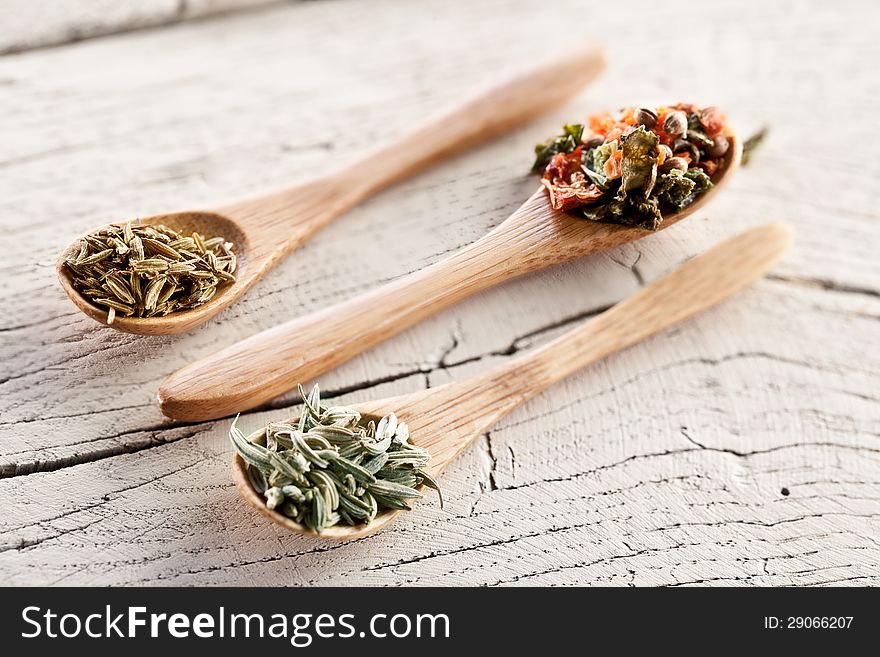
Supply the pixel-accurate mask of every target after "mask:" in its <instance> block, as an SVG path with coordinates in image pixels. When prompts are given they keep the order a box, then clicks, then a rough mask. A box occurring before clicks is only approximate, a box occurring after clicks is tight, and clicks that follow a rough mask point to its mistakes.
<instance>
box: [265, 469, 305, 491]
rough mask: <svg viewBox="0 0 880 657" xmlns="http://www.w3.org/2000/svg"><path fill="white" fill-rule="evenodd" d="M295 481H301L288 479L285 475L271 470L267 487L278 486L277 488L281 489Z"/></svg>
mask: <svg viewBox="0 0 880 657" xmlns="http://www.w3.org/2000/svg"><path fill="white" fill-rule="evenodd" d="M297 481H301V479H296V480H295V479H292V478H291V477H288V476H287V475H286V474H284V473H282V472H280V471H278V470H272V472H271V473H270V474H269V486H278V488H283V487H284V486H287V485H288V484H293V483H296V482H297Z"/></svg>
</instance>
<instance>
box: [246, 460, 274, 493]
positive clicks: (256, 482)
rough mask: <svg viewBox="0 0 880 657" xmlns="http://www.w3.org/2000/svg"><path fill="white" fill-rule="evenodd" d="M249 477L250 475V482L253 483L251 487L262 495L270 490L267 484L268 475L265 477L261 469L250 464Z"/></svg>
mask: <svg viewBox="0 0 880 657" xmlns="http://www.w3.org/2000/svg"><path fill="white" fill-rule="evenodd" d="M247 475H248V480H249V481H250V482H251V486H252V487H253V489H254V490H255V491H257V492H258V493H259V494H260V495H262V494H263V493H265V492H266V489H267V488H269V485H268V484H267V483H266V475H264V474H263V471H262V470H260V469H259V468H257V467H254V466H253V465H250V464H248V466H247Z"/></svg>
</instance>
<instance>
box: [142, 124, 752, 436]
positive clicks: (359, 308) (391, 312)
mask: <svg viewBox="0 0 880 657" xmlns="http://www.w3.org/2000/svg"><path fill="white" fill-rule="evenodd" d="M728 138H729V139H730V148H729V150H728V153H727V155H726V156H725V158H724V160H723V161H722V163H721V166H720V167H719V169H718V172H717V175H716V177H715V185H714V187H713V188H712V189H711V190H709V191H707V192H706V193H704V194H702V195H701V196H700V197H699V198H698V199H696V200H695V201H694V202H693V203H691V204H690V205H689V206H688V207H687V208H685V209H684V210H682V211H680V212H677V213H675V214H674V215H670V216H668V217H665V218H664V220H663V225H662V226H661V228H663V229H665V228H668V227H670V226H672V225H675V224H676V223H678V222H679V221H682V220H684V219H685V218H687V217H688V216H690V215H692V214H694V213H695V212H698V211H699V210H700V209H701V208H702V207H703V205H705V204H706V203H708V202H709V201H710V200H711V198H713V197H714V196H715V195H716V194H718V191H719V190H720V189H721V188H722V187H723V186H724V185H725V184H726V183H727V181H728V180H729V178H730V176H732V174H733V172H734V170H735V169H736V168H737V166H738V165H739V161H740V157H741V154H742V144H741V143H740V142H739V141H738V140H737V139H736V136H735V135H732V134H731V135H729V136H728ZM650 234H651V232H650V231H647V230H644V229H641V228H637V227H633V226H620V225H614V224H605V223H596V222H588V221H583V220H580V219H577V218H576V217H573V216H571V215H569V214H566V213H563V212H556V211H554V210H553V209H552V208H551V207H550V203H549V201H548V199H547V193H546V192H545V190H544V189H543V188H539V189H538V191H537V192H535V193H534V194H532V196H531V197H529V199H528V200H527V201H526V202H525V203H523V204H522V205H521V206H520V207H519V208H517V210H516V211H515V212H514V213H513V214H512V215H510V217H508V218H507V219H506V220H504V221H503V222H502V223H501V224H500V225H499V226H498V227H497V228H495V229H493V230H492V231H491V232H490V233H489V234H487V235H485V236H484V237H482V238H480V239H479V240H477V241H476V242H474V243H473V244H470V245H468V246H466V247H465V248H463V249H461V250H460V251H458V252H456V253H454V254H452V255H450V256H448V257H446V258H444V259H443V260H441V261H440V262H436V263H434V264H432V265H431V266H429V267H425V268H424V269H422V270H420V271H417V272H413V273H412V274H410V275H409V276H404V277H402V278H399V279H397V280H395V281H392V282H391V283H388V284H387V285H384V286H381V287H378V288H376V289H374V290H370V291H369V292H366V293H365V294H362V295H361V296H360V297H357V298H355V299H349V300H347V301H345V302H343V303H340V304H336V305H334V306H330V307H328V308H324V309H322V310H319V311H318V312H315V313H313V314H311V315H308V316H306V317H300V318H298V319H295V320H291V321H289V322H285V323H284V324H280V325H279V326H275V327H273V328H271V329H269V330H267V331H263V332H262V333H258V334H257V335H254V336H252V337H250V338H248V339H247V340H243V341H242V342H239V343H236V344H234V345H231V346H229V347H227V348H226V349H222V350H220V351H218V352H217V353H214V354H211V355H210V356H208V357H207V358H203V359H201V360H200V361H197V362H195V363H192V364H190V365H188V366H186V367H184V368H183V369H181V370H180V371H178V372H175V373H174V374H172V375H170V376H169V377H168V378H167V379H165V380H164V381H163V382H162V384H161V385H160V386H159V406H160V408H161V409H162V412H163V413H164V414H165V415H167V416H168V417H171V418H174V419H178V420H190V421H192V420H210V419H214V418H218V417H223V416H228V415H232V414H234V413H236V412H240V411H246V410H249V409H251V408H253V407H254V406H257V405H259V404H261V403H264V402H267V401H269V400H271V399H272V398H274V397H276V396H278V395H280V394H281V393H284V392H287V391H289V390H291V389H292V388H294V387H295V386H296V385H297V384H302V383H303V382H304V381H308V380H310V379H314V378H315V377H317V376H320V375H321V374H324V373H325V372H328V371H329V370H331V369H333V368H334V367H336V366H338V365H340V364H341V363H344V362H345V361H347V360H350V359H351V358H353V357H354V356H356V355H358V354H360V353H363V352H364V351H365V350H367V349H369V348H370V347H373V346H375V345H376V344H378V343H379V342H382V341H384V340H387V339H388V338H390V337H392V336H395V335H397V334H398V333H400V332H401V331H403V330H404V329H407V328H409V327H410V326H412V325H413V324H416V323H417V322H419V321H421V320H423V319H425V318H426V317H429V316H431V315H432V314H435V313H437V312H439V311H440V310H442V309H443V308H446V307H447V306H449V305H451V304H454V303H457V302H459V301H461V300H462V299H466V298H467V297H469V296H472V295H474V294H476V293H478V292H480V291H482V290H486V289H488V288H490V287H492V286H494V285H498V284H500V283H503V282H505V281H509V280H511V279H513V278H516V277H517V276H522V275H524V274H528V273H531V272H535V271H540V270H541V269H544V268H546V267H551V266H553V265H558V264H560V263H563V262H567V261H569V260H572V259H574V258H583V257H586V256H589V255H595V254H597V253H601V252H602V251H605V250H607V249H612V248H615V247H619V246H621V245H623V244H627V243H629V242H633V241H635V240H638V239H642V238H644V237H646V236H648V235H650Z"/></svg>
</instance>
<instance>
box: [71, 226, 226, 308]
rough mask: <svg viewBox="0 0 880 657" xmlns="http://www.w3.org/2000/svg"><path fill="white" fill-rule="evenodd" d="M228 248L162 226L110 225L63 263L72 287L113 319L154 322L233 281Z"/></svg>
mask: <svg viewBox="0 0 880 657" xmlns="http://www.w3.org/2000/svg"><path fill="white" fill-rule="evenodd" d="M232 248H233V245H232V243H231V242H227V241H226V240H225V239H223V238H222V237H212V238H211V239H207V240H206V239H204V238H203V237H202V236H201V235H199V234H198V233H192V234H191V235H184V234H182V233H179V232H177V231H176V230H173V229H171V228H168V227H167V226H162V225H141V224H132V223H126V224H114V225H112V226H110V227H109V228H106V229H103V230H101V231H98V232H96V233H93V234H91V235H87V236H86V237H84V238H83V239H82V240H80V248H79V251H78V252H77V253H76V255H72V256H70V257H68V258H67V259H66V260H65V261H64V264H65V266H66V267H67V269H68V270H69V271H70V273H71V277H72V281H73V287H74V288H75V289H76V290H77V291H79V293H80V294H82V295H83V296H84V297H86V298H87V299H89V300H90V301H91V302H92V303H94V304H96V305H98V306H103V307H104V308H106V309H107V323H108V324H112V323H113V321H114V319H115V318H116V315H117V314H119V315H123V316H126V317H128V316H134V317H154V316H156V315H167V314H169V313H172V312H177V311H180V310H188V309H190V308H195V307H196V306H200V305H202V304H203V303H205V302H207V301H209V300H211V299H212V298H213V297H214V295H215V294H216V293H217V289H218V288H219V287H220V286H222V285H225V284H226V283H230V282H232V281H234V280H235V270H236V268H237V259H236V256H235V254H234V253H233V251H232Z"/></svg>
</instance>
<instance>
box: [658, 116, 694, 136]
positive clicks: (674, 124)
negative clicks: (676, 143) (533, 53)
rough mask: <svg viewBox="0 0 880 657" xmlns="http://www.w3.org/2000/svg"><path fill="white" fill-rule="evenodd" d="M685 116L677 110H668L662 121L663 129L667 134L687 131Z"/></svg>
mask: <svg viewBox="0 0 880 657" xmlns="http://www.w3.org/2000/svg"><path fill="white" fill-rule="evenodd" d="M687 125H688V122H687V116H686V115H685V113H684V112H680V111H678V110H676V111H674V112H670V113H669V114H667V115H666V119H664V121H663V131H664V132H665V133H666V134H668V135H683V134H684V133H685V132H686V131H687Z"/></svg>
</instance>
